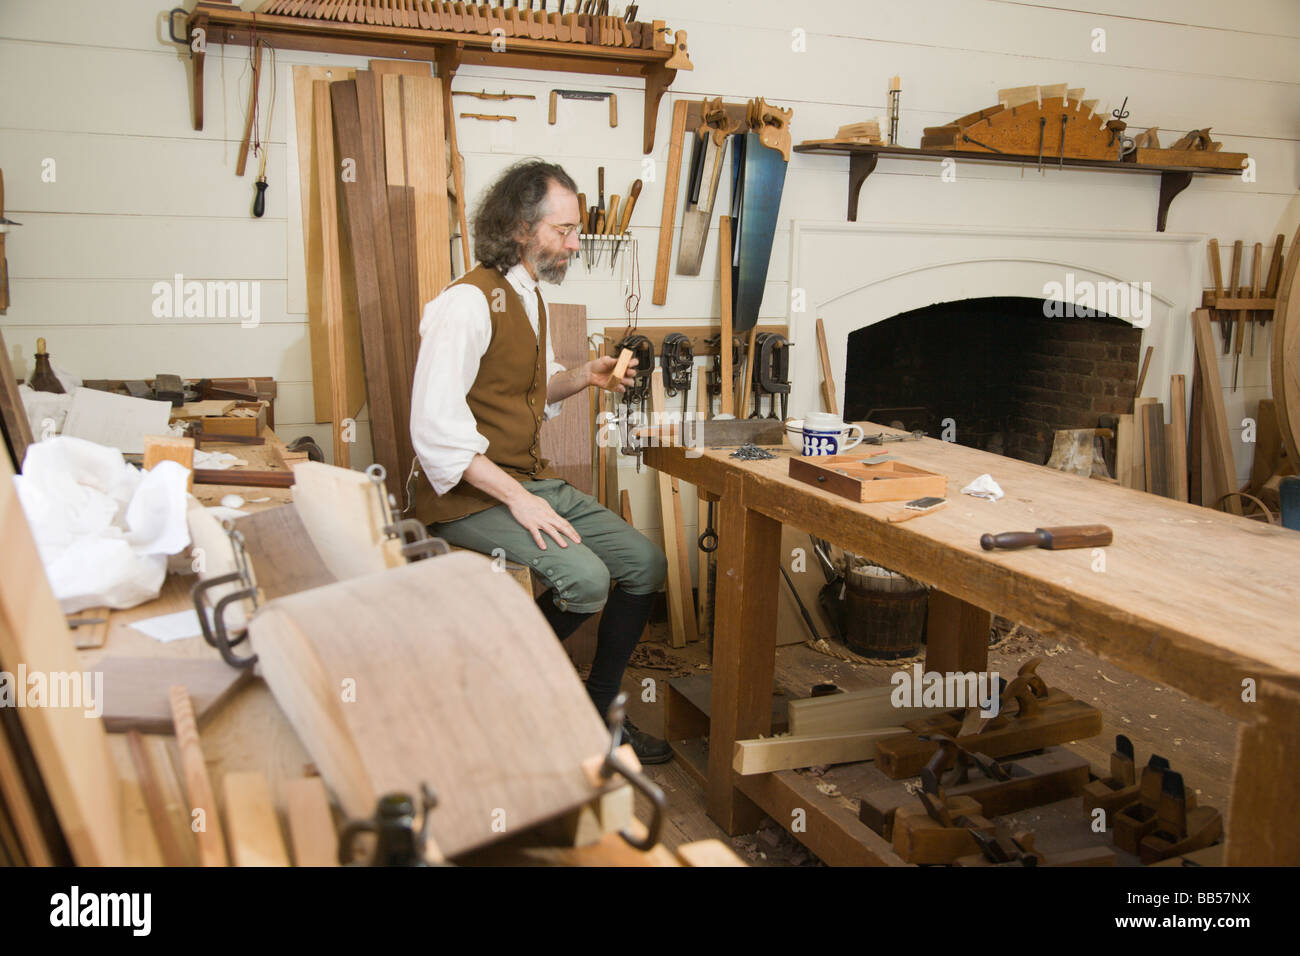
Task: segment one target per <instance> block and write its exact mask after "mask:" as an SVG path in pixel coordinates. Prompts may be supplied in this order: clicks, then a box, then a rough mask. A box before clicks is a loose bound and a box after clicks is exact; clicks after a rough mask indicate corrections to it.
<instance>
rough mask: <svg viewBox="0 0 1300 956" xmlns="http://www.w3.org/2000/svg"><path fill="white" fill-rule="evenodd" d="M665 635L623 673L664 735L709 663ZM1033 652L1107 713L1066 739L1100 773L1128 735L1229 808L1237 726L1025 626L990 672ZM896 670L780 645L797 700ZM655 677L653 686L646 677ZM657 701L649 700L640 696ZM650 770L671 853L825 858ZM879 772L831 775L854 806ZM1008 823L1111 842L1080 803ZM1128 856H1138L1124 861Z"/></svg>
mask: <svg viewBox="0 0 1300 956" xmlns="http://www.w3.org/2000/svg"><path fill="white" fill-rule="evenodd" d="M667 634H668V627H667V624H666V623H657V624H652V625H651V632H650V638H649V639H648V640H647V641H645V642H643V643H642V644H641V646H640V647H639V648H638V650H637V653H636V654H635V655H634V657H633V659H632V665H631V666H630V667H629V668H628V670H627V673H626V675H625V676H624V680H623V687H624V690H626V691H627V693H628V697H629V700H630V701H631V703H629V705H628V711H629V714H630V716H631V717H632V719H633V720H634V721H635V722H636V723H637V724H638V725H639V726H640V727H642V728H643V729H645V730H648V731H650V732H652V733H656V734H658V733H661V732H662V726H663V701H664V699H665V697H666V695H667V688H666V681H668V680H669V679H671V678H674V677H680V676H684V675H687V674H700V673H707V672H708V670H709V658H708V654H707V652H706V651H705V645H704V642H703V641H698V642H696V643H693V644H690V645H688V646H687V647H685V648H681V649H673V648H672V647H670V646H669V645H668V642H667ZM1034 656H1041V657H1043V658H1044V660H1043V663H1042V665H1041V666H1040V667H1039V671H1038V672H1039V674H1040V675H1042V676H1043V677H1044V678H1045V679H1046V680H1047V682H1048V683H1049V684H1050V685H1052V686H1054V687H1060V688H1061V689H1062V690H1064V691H1066V692H1067V693H1070V694H1072V695H1074V696H1075V697H1077V698H1078V699H1080V700H1083V701H1086V702H1088V703H1090V704H1093V705H1094V706H1095V707H1097V708H1099V709H1100V710H1101V712H1102V715H1103V718H1104V721H1105V725H1104V728H1103V732H1102V735H1101V736H1099V737H1094V738H1092V739H1091V740H1085V741H1080V742H1077V743H1074V744H1071V745H1070V749H1072V750H1074V751H1075V752H1076V753H1078V754H1080V755H1081V756H1083V757H1085V758H1087V759H1088V760H1089V761H1091V762H1092V764H1093V770H1094V772H1095V773H1099V774H1100V773H1101V772H1102V771H1104V769H1105V768H1106V766H1107V765H1108V763H1109V759H1110V753H1111V750H1112V749H1113V747H1114V741H1115V735H1116V734H1119V733H1122V734H1126V735H1127V736H1128V737H1129V739H1130V740H1132V741H1133V746H1134V749H1135V752H1136V756H1137V760H1138V762H1139V765H1142V764H1145V763H1146V760H1147V758H1148V757H1149V756H1150V754H1151V753H1152V752H1153V751H1154V752H1155V753H1158V754H1160V755H1162V756H1164V757H1167V758H1168V759H1169V760H1170V762H1171V765H1172V767H1173V769H1175V770H1177V771H1179V772H1181V773H1182V775H1183V778H1184V780H1186V781H1187V784H1188V786H1189V788H1192V789H1194V790H1195V791H1196V794H1197V800H1198V802H1199V803H1200V804H1201V805H1202V806H1207V805H1208V806H1212V807H1216V808H1218V809H1219V810H1220V811H1222V812H1224V813H1225V814H1226V812H1227V808H1228V793H1229V788H1230V781H1231V779H1232V764H1233V757H1234V753H1235V748H1236V739H1237V726H1238V725H1237V722H1236V721H1234V720H1232V719H1231V718H1230V717H1227V716H1225V715H1223V714H1221V713H1220V712H1218V711H1217V710H1214V709H1213V708H1211V707H1210V706H1208V705H1206V704H1203V703H1201V702H1199V701H1196V700H1192V699H1190V698H1188V697H1187V695H1186V694H1183V693H1182V692H1181V691H1177V690H1174V689H1173V688H1170V687H1168V686H1165V685H1161V684H1157V683H1153V682H1152V681H1149V680H1145V679H1143V678H1140V677H1135V676H1133V675H1131V674H1128V673H1126V672H1125V671H1122V670H1120V669H1119V668H1117V667H1115V666H1113V665H1111V664H1108V663H1107V662H1105V661H1103V660H1101V659H1100V658H1098V657H1097V656H1096V655H1094V654H1092V653H1090V652H1088V651H1086V650H1083V649H1081V648H1078V647H1075V646H1071V644H1070V643H1069V642H1068V639H1059V640H1058V639H1056V638H1044V637H1041V636H1039V635H1036V634H1032V633H1026V632H1024V631H1023V630H1021V629H1015V630H1013V631H1012V632H1011V634H1009V635H1008V636H1007V637H1005V638H1004V639H1003V640H1002V641H1000V642H999V643H998V644H997V645H995V646H994V647H991V648H990V649H989V669H990V670H995V671H998V672H999V673H1000V674H1002V675H1003V676H1004V677H1006V678H1007V679H1010V677H1011V676H1012V675H1014V674H1015V672H1016V670H1017V668H1019V666H1020V665H1021V664H1022V663H1024V662H1025V661H1026V660H1028V659H1029V658H1031V657H1034ZM900 666H902V665H900V663H899V662H896V661H888V662H885V661H881V662H880V663H879V665H878V666H877V665H868V664H858V663H849V662H845V661H841V660H838V659H836V658H834V657H830V656H828V655H826V654H823V653H820V652H818V651H816V650H814V649H813V648H812V647H810V646H808V645H806V644H791V645H786V646H784V647H778V648H777V654H776V685H777V686H776V689H777V691H778V692H784V693H785V694H786V695H787V696H789V697H791V698H799V697H807V696H809V693H810V690H811V687H812V685H813V684H816V683H821V682H825V681H831V682H834V683H836V684H838V685H839V686H840V687H841V688H843V689H845V690H863V689H866V688H870V687H879V686H883V685H886V684H888V683H889V678H890V675H891V674H892V673H893V672H894V671H895V670H896V669H898V668H899V667H900ZM905 666H907V667H910V666H911V663H910V662H907V663H906V665H905ZM647 679H649V680H650V681H653V682H654V683H653V684H645V683H644V682H645V681H646V680H647ZM652 691H653V694H652V693H651V692H652ZM651 696H653V699H652V700H645V699H643V698H646V697H651ZM646 769H647V771H648V772H649V774H650V776H651V777H652V778H653V779H654V780H655V782H656V783H658V784H659V786H661V787H662V788H663V790H664V792H665V794H666V795H667V798H668V807H669V814H668V821H667V823H666V825H665V827H664V832H663V835H662V840H663V842H664V843H665V844H666V845H667V846H669V847H670V848H671V847H675V846H677V845H679V844H681V843H688V842H691V841H693V840H703V839H708V838H720V839H722V840H724V841H727V842H729V843H730V845H731V846H732V847H733V848H734V849H735V850H736V852H737V853H738V854H739V855H740V856H741V857H742V858H743V859H745V860H746V861H748V862H749V863H750V864H751V865H754V866H801V865H803V866H817V865H820V861H818V860H817V859H816V858H815V857H813V856H812V855H811V854H810V853H809V852H808V851H807V850H805V849H804V848H803V847H802V846H801V845H800V844H799V843H797V842H796V841H795V840H794V839H793V838H792V837H791V836H790V835H789V834H787V833H786V832H785V830H784V829H782V828H781V827H780V826H778V825H777V824H776V823H775V822H774V821H772V820H769V819H765V820H764V823H763V827H762V828H761V829H760V830H759V831H758V832H757V833H756V834H747V835H743V836H738V837H728V836H727V835H726V834H724V833H723V832H722V830H721V829H720V828H719V827H718V826H717V825H716V824H714V822H713V821H712V820H710V819H709V817H708V814H707V813H706V812H705V801H704V791H703V790H702V789H701V787H700V786H699V785H698V784H697V783H696V782H695V780H694V778H693V777H691V776H689V775H688V774H687V773H686V772H685V771H684V770H683V769H682V768H681V767H680V766H679V765H678V764H677V763H676V762H674V763H670V764H665V765H661V766H657V767H648V768H646ZM849 771H852V772H849ZM876 773H878V771H875V770H874V768H870V767H869V766H867V765H856V766H854V767H852V768H847V767H846V768H836V769H835V770H833V771H831V772H830V774H829V775H828V777H827V779H828V780H835V781H837V782H839V784H840V788H841V792H843V795H844V797H845V799H846V800H848V801H851V802H852V806H853V807H854V808H855V809H856V801H857V797H859V796H860V792H859V793H855V792H844V787H845V784H844V782H843V781H845V780H853V781H858V780H861V779H863V778H864V776H866V775H874V774H876ZM877 785H878V784H877ZM850 789H852V788H850ZM638 801H639V804H638V816H640V817H641V818H642V819H643V820H648V819H649V814H650V804H649V802H648V801H644V800H643V799H642V798H640V797H638ZM1007 822H1010V823H1013V828H1016V827H1020V826H1028V827H1030V828H1032V829H1034V830H1036V831H1037V833H1038V845H1039V847H1040V848H1041V849H1044V850H1048V851H1050V850H1051V849H1053V848H1055V849H1070V848H1075V847H1079V846H1084V845H1088V844H1091V843H1096V842H1108V841H1107V840H1105V838H1104V837H1100V836H1097V835H1094V834H1091V833H1090V831H1089V830H1088V828H1087V826H1086V825H1085V822H1084V818H1083V815H1082V813H1081V812H1079V810H1078V801H1077V800H1071V801H1063V802H1062V804H1057V805H1053V806H1052V807H1051V808H1036V809H1033V810H1027V811H1024V812H1022V813H1019V814H1015V815H1014V816H1013V817H1012V818H1007ZM1120 862H1121V863H1125V862H1133V863H1136V860H1134V859H1132V858H1129V859H1127V860H1125V859H1122V858H1121V860H1120Z"/></svg>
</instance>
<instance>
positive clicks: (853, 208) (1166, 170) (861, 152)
mask: <svg viewBox="0 0 1300 956" xmlns="http://www.w3.org/2000/svg"><path fill="white" fill-rule="evenodd" d="M794 151H795V152H796V153H821V154H825V155H834V156H848V157H849V222H857V221H858V194H859V193H860V192H861V190H862V184H863V183H864V182H866V180H867V177H868V176H870V175H871V174H872V172H873V171H874V170H875V168H876V163H877V162H879V161H880V157H881V156H886V157H888V158H891V159H930V160H934V159H938V160H942V159H960V160H962V161H963V162H978V163H1003V164H1009V165H1013V166H1036V165H1039V164H1040V163H1041V164H1042V166H1043V168H1044V169H1047V168H1051V167H1057V168H1060V167H1063V166H1071V167H1079V168H1087V169H1107V170H1112V171H1116V172H1123V173H1159V174H1160V206H1159V209H1158V211H1157V213H1156V232H1164V231H1165V221H1166V219H1167V218H1168V215H1169V205H1170V203H1172V202H1173V201H1174V197H1175V196H1177V195H1178V194H1179V193H1180V192H1182V191H1183V190H1184V189H1186V188H1187V187H1188V186H1190V185H1191V183H1192V176H1194V175H1195V174H1197V173H1205V174H1207V175H1219V176H1236V175H1239V174H1240V170H1236V169H1215V168H1213V167H1205V166H1148V165H1139V164H1137V163H1126V162H1120V161H1116V160H1109V159H1071V158H1070V157H1068V156H1067V157H1065V158H1063V159H1056V158H1054V157H1052V158H1048V157H1043V158H1042V159H1041V160H1040V159H1039V157H1037V156H1016V155H1012V154H1010V153H997V154H994V153H976V152H971V151H969V150H960V149H912V148H909V147H906V146H871V145H867V144H864V143H828V142H809V143H801V144H799V145H798V146H796V147H795V148H794Z"/></svg>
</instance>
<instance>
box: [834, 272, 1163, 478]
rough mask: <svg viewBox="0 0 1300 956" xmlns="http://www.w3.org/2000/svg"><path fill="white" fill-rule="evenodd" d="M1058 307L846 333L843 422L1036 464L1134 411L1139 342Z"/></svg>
mask: <svg viewBox="0 0 1300 956" xmlns="http://www.w3.org/2000/svg"><path fill="white" fill-rule="evenodd" d="M1058 303H1059V300H1051V301H1045V300H1043V299H1030V298H1018V297H1009V296H999V297H993V298H984V299H965V300H962V301H959V302H941V303H938V304H935V305H930V306H925V307H923V308H920V309H913V310H911V311H909V312H905V313H903V314H901V315H896V316H893V317H891V318H888V319H885V320H884V321H881V322H877V323H875V324H873V325H869V326H866V327H864V328H861V329H857V330H855V331H853V332H851V333H849V336H848V343H847V354H846V363H845V368H846V378H845V382H844V404H843V411H844V416H845V418H846V419H848V420H850V421H858V420H870V421H874V422H881V423H882V424H887V425H894V424H896V425H897V426H898V427H902V428H907V429H908V430H918V429H919V430H922V431H925V432H926V433H927V434H929V435H930V436H931V437H933V438H940V437H945V433H946V437H948V438H950V440H953V441H956V442H957V443H958V444H962V445H969V446H970V447H973V448H980V449H983V450H985V451H990V452H995V453H997V454H1004V455H1008V456H1010V457H1013V458H1018V459H1020V460H1022V461H1028V462H1033V463H1034V464H1037V465H1041V464H1043V463H1044V462H1046V461H1047V458H1048V455H1049V454H1050V453H1051V450H1052V436H1053V434H1054V433H1055V431H1056V430H1057V429H1061V428H1090V427H1094V426H1096V425H1097V424H1098V418H1099V416H1101V415H1103V414H1121V413H1124V412H1126V411H1128V410H1129V409H1130V408H1131V407H1132V405H1133V393H1134V386H1135V383H1136V381H1137V376H1138V354H1139V353H1138V349H1139V345H1140V342H1141V339H1142V330H1141V329H1138V328H1135V327H1134V326H1133V325H1132V324H1131V323H1130V322H1128V321H1125V320H1123V319H1119V318H1115V317H1113V316H1109V315H1105V314H1104V313H1098V314H1096V315H1087V316H1079V315H1066V314H1064V313H1065V311H1066V310H1065V309H1063V308H1060V307H1058ZM1070 311H1071V312H1073V311H1075V310H1073V309H1071V310H1070ZM1089 311H1090V312H1093V311H1096V310H1095V309H1090V310H1089Z"/></svg>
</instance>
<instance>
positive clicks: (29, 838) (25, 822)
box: [0, 726, 54, 866]
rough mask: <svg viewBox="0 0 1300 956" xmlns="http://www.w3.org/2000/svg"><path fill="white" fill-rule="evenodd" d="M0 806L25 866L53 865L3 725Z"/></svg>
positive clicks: (0, 759) (0, 730)
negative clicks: (10, 825)
mask: <svg viewBox="0 0 1300 956" xmlns="http://www.w3.org/2000/svg"><path fill="white" fill-rule="evenodd" d="M0 804H3V806H4V809H5V810H6V811H7V812H8V815H9V818H10V822H11V824H12V826H13V829H14V831H15V836H14V838H15V839H16V841H17V842H18V844H19V847H20V849H21V853H22V856H23V862H25V863H26V864H27V865H28V866H52V865H53V863H54V858H53V856H52V854H51V853H50V849H49V846H48V844H47V843H46V841H45V833H44V832H43V831H42V829H41V822H40V819H39V817H38V816H37V814H36V807H35V805H34V804H33V803H32V795H31V793H29V792H28V789H27V783H26V781H24V780H23V776H22V768H20V767H19V766H18V760H17V759H16V757H15V756H14V752H13V749H12V747H11V746H10V744H9V738H8V735H7V734H6V733H5V729H4V727H3V726H0ZM11 852H12V850H11ZM15 865H16V864H15Z"/></svg>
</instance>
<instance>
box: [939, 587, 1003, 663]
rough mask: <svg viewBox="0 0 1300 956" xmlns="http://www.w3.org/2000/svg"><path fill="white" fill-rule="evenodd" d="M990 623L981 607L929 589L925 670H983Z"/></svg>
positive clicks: (987, 654)
mask: <svg viewBox="0 0 1300 956" xmlns="http://www.w3.org/2000/svg"><path fill="white" fill-rule="evenodd" d="M991 623H992V615H990V614H989V612H988V611H986V610H984V609H983V608H979V607H976V606H975V605H973V604H967V603H966V602H965V601H963V600H961V599H960V598H955V597H953V596H952V595H951V594H948V593H947V592H944V591H938V590H935V591H931V592H930V614H929V617H928V618H927V619H926V637H925V669H926V671H938V672H940V673H948V672H951V671H963V672H964V671H976V672H978V671H983V670H986V669H987V668H988V666H989V625H990V624H991Z"/></svg>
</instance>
